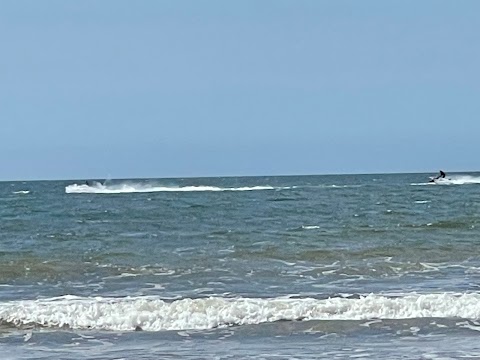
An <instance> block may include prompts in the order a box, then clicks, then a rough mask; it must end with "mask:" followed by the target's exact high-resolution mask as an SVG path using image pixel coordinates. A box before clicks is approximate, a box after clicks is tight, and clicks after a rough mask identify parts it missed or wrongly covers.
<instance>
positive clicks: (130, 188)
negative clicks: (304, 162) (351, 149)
mask: <svg viewBox="0 0 480 360" xmlns="http://www.w3.org/2000/svg"><path fill="white" fill-rule="evenodd" d="M291 188H292V187H273V186H268V185H266V186H244V187H217V186H181V187H180V186H155V185H146V184H125V183H124V184H112V185H104V184H101V183H94V184H93V185H86V184H83V185H78V184H72V185H68V186H66V187H65V192H66V193H67V194H125V193H151V192H194V191H216V192H219V191H255V190H285V189H291Z"/></svg>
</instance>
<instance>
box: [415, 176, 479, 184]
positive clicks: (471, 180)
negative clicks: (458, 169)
mask: <svg viewBox="0 0 480 360" xmlns="http://www.w3.org/2000/svg"><path fill="white" fill-rule="evenodd" d="M470 184H480V176H471V175H452V176H447V177H446V178H440V179H436V180H435V181H433V182H430V181H429V182H424V183H412V184H410V185H470Z"/></svg>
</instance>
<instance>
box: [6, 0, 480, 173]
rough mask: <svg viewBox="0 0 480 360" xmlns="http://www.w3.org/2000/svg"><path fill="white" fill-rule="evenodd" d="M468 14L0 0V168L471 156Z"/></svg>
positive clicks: (316, 166) (462, 7)
mask: <svg viewBox="0 0 480 360" xmlns="http://www.w3.org/2000/svg"><path fill="white" fill-rule="evenodd" d="M479 14H480V1H476V0H471V1H468V0H464V1H457V0H451V1H443V0H430V1H429V0H424V1H418V0H411V1H409V0H398V1H395V0H391V1H385V0H378V1H370V0H363V1H358V0H351V1H343V0H330V1H322V0H312V1H302V0H291V1H282V0H254V1H249V0H238V1H225V0H218V1H207V0H191V1H187V0H182V1H176V0H171V1H161V0H150V1H146V0H144V1H134V0H130V1H122V0H102V1H92V0H86V1H85V0H82V1H68V0H58V1H51V0H44V1H38V0H31V1H22V0H10V1H9V0H4V1H2V2H1V3H0V44H1V45H0V164H1V167H0V179H3V180H13V179H78V178H80V179H84V178H105V177H113V178H124V177H176V176H182V177H183V176H217V175H273V174H328V173H372V172H430V171H431V172H436V171H437V170H439V169H444V170H446V171H460V170H471V171H474V170H480V155H479V145H478V144H479V137H480V46H479V44H480V21H479V20H478V16H479Z"/></svg>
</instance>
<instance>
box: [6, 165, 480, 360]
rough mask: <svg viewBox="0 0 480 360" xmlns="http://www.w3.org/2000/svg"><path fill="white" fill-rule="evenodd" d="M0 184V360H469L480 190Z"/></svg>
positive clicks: (374, 184) (314, 183) (376, 184)
mask: <svg viewBox="0 0 480 360" xmlns="http://www.w3.org/2000/svg"><path fill="white" fill-rule="evenodd" d="M448 177H449V179H448V180H446V181H444V182H442V183H439V184H429V183H428V175H427V174H402V175H355V176H347V175H342V176H291V177H245V178H233V177H232V178H199V179H194V178H191V179H150V180H145V179H142V180H109V181H106V182H100V181H99V182H89V183H88V185H87V184H86V183H85V181H48V182H3V183H0V218H1V223H0V350H1V351H2V354H3V355H4V356H3V357H2V358H6V359H43V358H44V359H66V358H80V359H82V358H85V359H87V358H88V359H93V358H96V359H119V358H126V359H130V358H136V359H137V358H138V359H141V358H142V359H143V358H144V359H150V358H165V359H170V358H171V359H173V358H175V359H178V358H205V359H212V358H235V359H237V358H252V359H274V358H275V359H279V358H280V359H283V358H284V359H292V358H299V359H307V358H329V359H331V358H335V357H337V358H349V357H354V358H359V357H364V358H383V359H384V358H416V359H418V358H458V357H462V356H463V357H474V356H480V346H479V345H477V344H478V341H477V337H478V330H480V324H479V323H478V322H477V321H479V320H480V292H479V285H480V257H479V256H478V254H479V253H480V252H479V250H480V227H479V226H480V177H478V175H476V174H454V175H449V176H448Z"/></svg>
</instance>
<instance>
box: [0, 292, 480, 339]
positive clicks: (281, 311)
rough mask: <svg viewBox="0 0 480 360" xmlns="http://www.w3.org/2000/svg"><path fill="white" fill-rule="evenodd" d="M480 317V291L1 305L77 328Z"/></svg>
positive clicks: (21, 318)
mask: <svg viewBox="0 0 480 360" xmlns="http://www.w3.org/2000/svg"><path fill="white" fill-rule="evenodd" d="M430 317H431V318H461V319H480V294H460V295H459V294H449V293H443V294H423V295H419V294H409V295H405V296H400V297H386V296H381V295H367V296H362V297H360V298H356V299H349V298H343V297H337V298H329V299H323V300H318V299H313V298H304V299H292V298H271V299H261V298H258V299H257V298H236V299H232V298H222V297H210V298H199V299H189V298H186V299H182V300H175V301H171V302H167V301H164V300H161V299H159V298H156V297H127V298H102V297H95V298H81V297H75V296H71V295H68V296H63V297H58V298H52V299H42V300H28V301H12V302H5V303H0V322H7V323H10V324H13V325H17V326H19V325H25V324H30V325H31V324H38V325H43V326H48V327H63V326H68V327H70V328H73V329H99V330H112V331H131V330H134V329H136V328H137V327H140V328H142V329H143V330H147V331H161V330H189V329H212V328H216V327H225V326H230V325H246V324H250V325H253V324H260V323H269V322H274V321H278V320H292V321H293V320H372V319H407V318H430Z"/></svg>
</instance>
